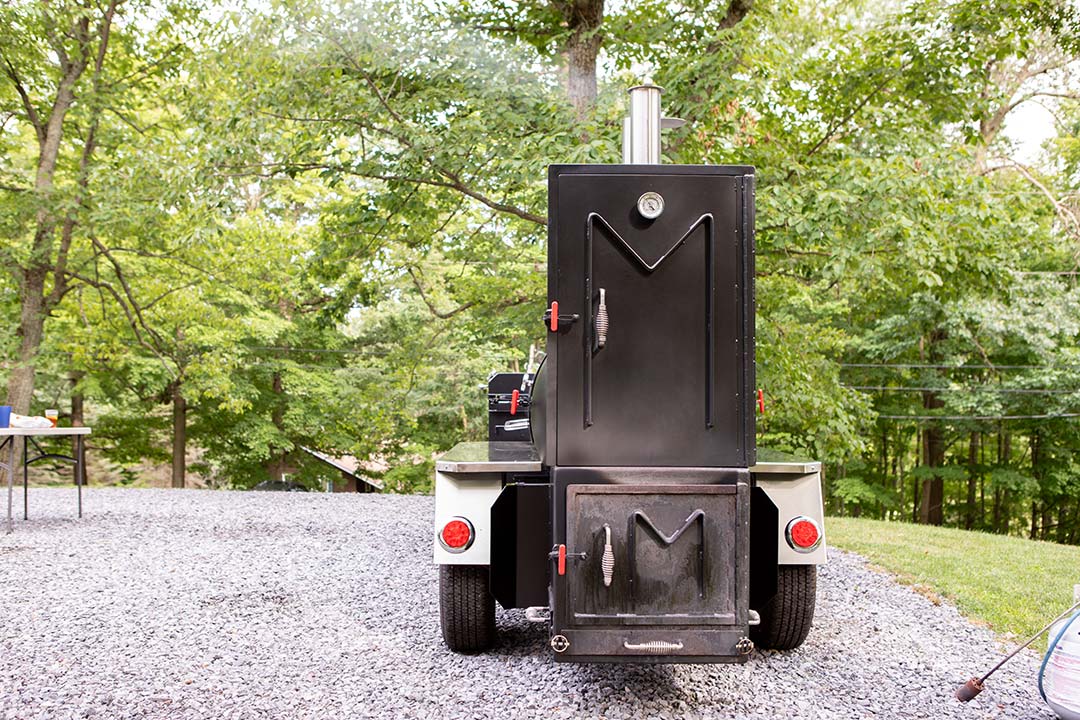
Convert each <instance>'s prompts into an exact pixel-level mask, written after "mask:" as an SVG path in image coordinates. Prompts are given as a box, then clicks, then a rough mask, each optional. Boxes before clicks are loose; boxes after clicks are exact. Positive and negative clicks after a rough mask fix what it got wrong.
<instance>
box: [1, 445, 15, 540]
mask: <svg viewBox="0 0 1080 720" xmlns="http://www.w3.org/2000/svg"><path fill="white" fill-rule="evenodd" d="M4 446H7V447H8V464H7V473H8V476H7V480H8V485H7V492H8V495H7V531H8V534H9V535H10V534H11V531H12V529H13V528H12V525H11V502H12V499H13V496H14V494H15V438H13V437H9V438H8V439H7V440H5V441H4V444H3V445H0V455H3V449H4Z"/></svg>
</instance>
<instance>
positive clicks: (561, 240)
mask: <svg viewBox="0 0 1080 720" xmlns="http://www.w3.org/2000/svg"><path fill="white" fill-rule="evenodd" d="M751 173H752V170H751V169H750V168H745V167H716V166H670V167H664V166H635V165H607V166H605V165H554V166H552V167H551V169H550V174H549V243H550V247H549V250H548V257H549V268H548V296H549V297H548V300H549V304H550V303H552V302H557V303H558V314H559V315H560V316H561V317H562V321H561V322H560V323H559V327H558V329H557V330H556V331H553V332H549V334H548V338H549V340H548V367H547V368H546V372H549V373H555V376H554V379H555V380H556V382H549V383H546V385H547V387H546V390H545V392H546V396H545V397H544V398H543V400H542V402H544V403H546V404H547V405H548V407H547V408H544V412H543V413H542V417H543V418H544V421H545V425H546V427H544V428H542V429H540V430H541V431H540V432H539V433H536V435H537V440H538V442H541V443H542V444H543V446H542V447H541V452H542V453H543V456H544V461H545V463H547V464H550V465H592V466H650V465H651V466H688V467H693V466H697V467H704V466H714V467H716V466H719V467H724V466H726V467H747V466H749V465H751V464H753V462H754V433H753V422H754V415H753V391H752V388H753V386H754V378H753V375H754V358H753V252H752V246H753V175H752V174H751ZM647 192H652V193H657V194H659V195H660V197H661V198H662V200H663V205H664V206H663V211H662V213H661V214H660V215H659V217H656V218H655V219H652V220H648V219H646V218H645V217H644V216H643V215H642V213H641V212H639V210H638V200H639V198H641V196H642V195H643V194H645V193H647ZM601 289H602V290H603V291H604V296H605V306H606V311H607V312H606V315H607V321H608V322H607V328H606V338H601V337H600V334H599V333H598V327H597V319H598V316H599V314H600V291H601ZM574 316H576V318H575V317H574ZM603 340H606V342H602V341H603ZM535 430H536V429H535V428H534V432H535Z"/></svg>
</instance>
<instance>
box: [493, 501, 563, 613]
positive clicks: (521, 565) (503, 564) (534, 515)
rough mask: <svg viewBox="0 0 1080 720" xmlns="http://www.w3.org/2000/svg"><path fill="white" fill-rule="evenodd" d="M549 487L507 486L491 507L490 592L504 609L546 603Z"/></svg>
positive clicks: (549, 543) (549, 546) (549, 547)
mask: <svg viewBox="0 0 1080 720" xmlns="http://www.w3.org/2000/svg"><path fill="white" fill-rule="evenodd" d="M550 507H551V485H549V484H539V483H534V484H524V483H517V484H510V485H507V486H506V487H504V488H503V491H502V493H500V494H499V497H498V499H497V500H496V501H495V503H494V504H493V505H492V506H491V537H492V539H493V542H492V547H491V592H492V594H493V595H494V596H495V599H496V600H498V601H499V604H500V605H502V606H503V607H504V608H520V607H530V606H535V605H538V606H546V605H547V604H548V583H549V582H550V580H549V578H548V568H549V566H550V562H549V560H548V552H550V551H551V510H550Z"/></svg>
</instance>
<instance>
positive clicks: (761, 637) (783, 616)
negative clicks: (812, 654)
mask: <svg viewBox="0 0 1080 720" xmlns="http://www.w3.org/2000/svg"><path fill="white" fill-rule="evenodd" d="M816 601H817V566H816V565H780V566H779V567H777V569H776V595H774V596H773V598H772V599H771V600H769V602H767V603H765V607H763V608H757V611H758V613H759V614H760V615H761V624H760V625H751V626H750V639H751V640H753V641H754V644H755V645H756V646H757V647H759V648H768V649H772V650H794V649H795V648H797V647H799V646H800V645H802V644H803V641H804V640H806V636H807V634H808V633H809V632H810V626H811V625H813V624H814V605H815V603H816Z"/></svg>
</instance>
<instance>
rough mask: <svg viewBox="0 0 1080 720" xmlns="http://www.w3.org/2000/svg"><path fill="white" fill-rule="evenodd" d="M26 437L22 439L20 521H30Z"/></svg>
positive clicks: (28, 465)
mask: <svg viewBox="0 0 1080 720" xmlns="http://www.w3.org/2000/svg"><path fill="white" fill-rule="evenodd" d="M26 442H27V438H26V436H23V439H22V519H23V520H29V519H30V463H28V462H26V459H27V457H26Z"/></svg>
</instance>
